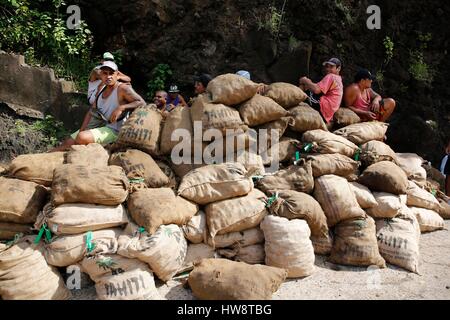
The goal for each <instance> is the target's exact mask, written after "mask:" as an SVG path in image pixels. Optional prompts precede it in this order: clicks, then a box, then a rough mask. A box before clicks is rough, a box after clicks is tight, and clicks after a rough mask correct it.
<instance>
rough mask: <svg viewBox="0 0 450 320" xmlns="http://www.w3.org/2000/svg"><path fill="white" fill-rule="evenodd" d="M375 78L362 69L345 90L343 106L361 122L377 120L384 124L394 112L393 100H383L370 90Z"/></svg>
mask: <svg viewBox="0 0 450 320" xmlns="http://www.w3.org/2000/svg"><path fill="white" fill-rule="evenodd" d="M373 80H375V77H374V76H373V75H372V74H371V73H370V72H369V70H366V69H362V70H360V71H359V72H358V73H357V74H356V76H355V81H354V83H353V84H351V85H350V86H348V87H347V88H346V89H345V95H344V101H345V105H346V106H347V107H348V108H349V109H351V110H353V111H354V112H355V113H356V114H357V115H358V116H359V117H360V118H361V120H362V121H374V120H378V121H381V122H386V121H387V120H388V119H389V118H390V117H391V115H392V113H393V112H394V110H395V107H396V102H395V100H394V99H391V98H386V99H383V98H382V97H381V96H380V95H379V94H378V93H376V92H375V91H374V90H373V89H372V82H373Z"/></svg>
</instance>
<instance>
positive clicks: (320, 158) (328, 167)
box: [306, 153, 360, 178]
mask: <svg viewBox="0 0 450 320" xmlns="http://www.w3.org/2000/svg"><path fill="white" fill-rule="evenodd" d="M306 159H307V160H311V167H312V170H313V176H314V178H318V177H321V176H325V175H328V174H333V175H336V176H341V177H348V176H351V175H358V167H359V164H360V163H359V162H357V161H355V160H353V159H350V158H349V157H347V156H344V155H342V154H339V153H335V154H316V155H309V156H307V157H306Z"/></svg>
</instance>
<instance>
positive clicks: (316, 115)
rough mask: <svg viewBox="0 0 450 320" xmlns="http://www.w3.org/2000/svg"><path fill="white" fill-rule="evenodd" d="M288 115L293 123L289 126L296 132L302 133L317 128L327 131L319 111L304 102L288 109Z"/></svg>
mask: <svg viewBox="0 0 450 320" xmlns="http://www.w3.org/2000/svg"><path fill="white" fill-rule="evenodd" d="M289 115H290V116H291V117H292V118H294V125H293V126H291V127H292V129H293V130H294V131H296V132H300V133H303V132H306V131H310V130H317V129H322V130H325V131H328V129H327V126H326V124H325V122H324V121H323V119H322V116H321V115H320V112H319V111H316V110H314V109H313V108H311V107H310V106H309V105H308V104H306V103H301V104H300V105H299V106H297V107H295V108H292V109H289Z"/></svg>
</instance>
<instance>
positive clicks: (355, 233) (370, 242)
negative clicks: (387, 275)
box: [330, 216, 386, 268]
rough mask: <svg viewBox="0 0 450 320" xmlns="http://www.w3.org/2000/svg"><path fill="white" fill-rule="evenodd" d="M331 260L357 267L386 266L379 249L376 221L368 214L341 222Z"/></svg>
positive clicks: (337, 229) (336, 230)
mask: <svg viewBox="0 0 450 320" xmlns="http://www.w3.org/2000/svg"><path fill="white" fill-rule="evenodd" d="M335 235H336V237H335V240H334V245H333V249H332V250H331V256H330V261H331V262H332V263H336V264H342V265H350V266H357V267H369V266H378V267H380V268H385V267H386V262H385V261H384V259H383V258H382V257H381V255H380V252H379V250H378V242H377V236H376V227H375V221H374V220H373V219H372V218H370V217H368V216H366V217H365V218H358V219H353V220H346V221H343V222H341V223H339V224H338V225H337V226H336V229H335Z"/></svg>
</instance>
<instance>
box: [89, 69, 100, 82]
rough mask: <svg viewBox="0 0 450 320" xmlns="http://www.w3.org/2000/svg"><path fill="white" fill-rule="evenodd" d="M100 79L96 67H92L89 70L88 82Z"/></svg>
mask: <svg viewBox="0 0 450 320" xmlns="http://www.w3.org/2000/svg"><path fill="white" fill-rule="evenodd" d="M97 80H100V77H99V74H98V72H97V69H93V70H92V71H91V74H90V75H89V82H94V81H97Z"/></svg>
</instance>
